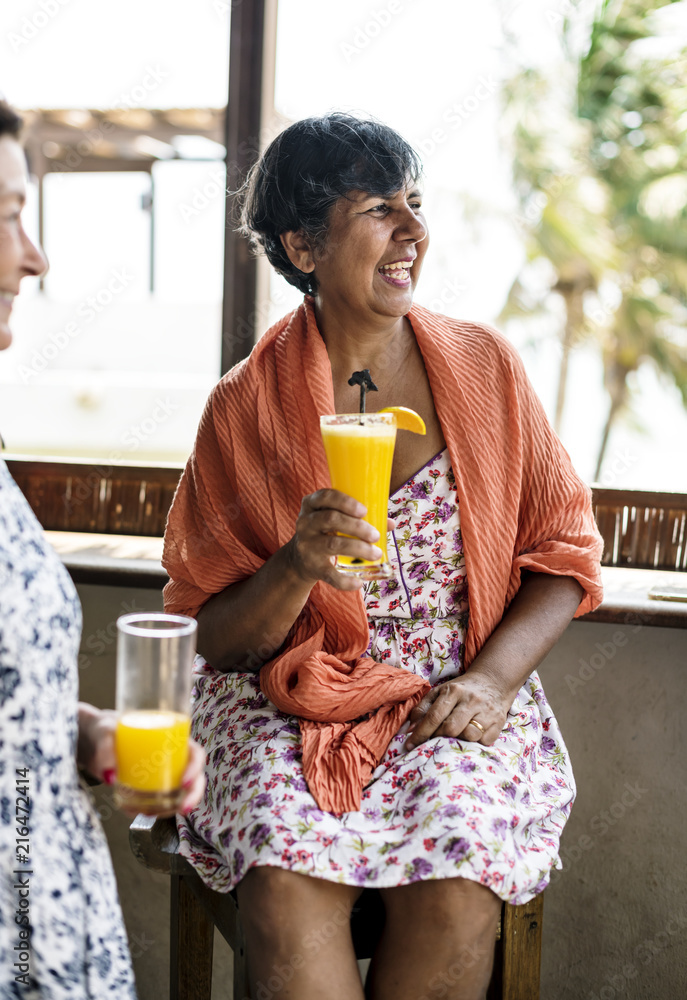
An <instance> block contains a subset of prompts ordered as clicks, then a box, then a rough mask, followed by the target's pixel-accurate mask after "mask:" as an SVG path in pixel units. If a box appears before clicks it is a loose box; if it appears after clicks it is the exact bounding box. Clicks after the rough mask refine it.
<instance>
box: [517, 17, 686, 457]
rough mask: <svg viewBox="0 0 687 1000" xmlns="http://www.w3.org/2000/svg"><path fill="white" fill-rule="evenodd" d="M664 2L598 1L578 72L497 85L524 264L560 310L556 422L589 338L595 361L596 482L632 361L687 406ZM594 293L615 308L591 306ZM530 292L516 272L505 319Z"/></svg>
mask: <svg viewBox="0 0 687 1000" xmlns="http://www.w3.org/2000/svg"><path fill="white" fill-rule="evenodd" d="M672 2H676V0H670V2H665V0H664V2H650V0H648V2H647V0H641V2H640V0H603V3H602V4H601V5H600V7H599V9H598V12H597V15H596V18H595V20H594V22H593V24H592V25H591V30H590V35H589V44H588V48H587V49H586V51H585V52H584V53H583V54H582V55H581V57H579V58H578V60H577V62H576V63H573V62H568V63H567V65H566V68H565V71H564V72H563V73H562V74H561V76H560V77H559V78H558V79H555V80H553V79H550V78H547V77H545V76H544V75H543V74H541V73H540V72H538V71H537V70H534V69H531V68H528V69H525V70H522V71H521V72H520V73H518V74H517V75H516V76H515V77H514V78H513V79H512V80H511V81H509V84H508V85H507V87H506V89H505V110H506V116H507V119H506V120H507V122H508V125H509V126H510V128H509V132H510V135H511V138H512V143H513V154H514V167H513V177H514V183H515V190H516V193H517V195H518V199H519V201H520V205H521V210H522V215H521V218H520V223H521V227H522V230H523V234H524V239H525V245H526V253H527V258H528V261H529V262H531V261H536V260H537V259H539V258H542V257H543V258H545V259H546V260H547V261H549V262H550V264H551V265H552V268H553V272H554V274H555V276H556V277H555V279H554V281H553V282H552V284H551V288H550V289H546V290H544V293H543V294H548V293H549V292H550V291H551V290H553V291H557V292H558V293H559V294H561V295H562V296H563V299H564V301H565V306H566V323H565V327H564V329H563V330H562V331H561V343H562V363H561V379H560V382H559V399H558V406H557V421H556V422H557V423H559V422H560V417H561V414H562V411H563V404H564V400H565V377H566V373H567V359H568V354H569V352H570V350H571V349H572V348H573V347H574V346H575V344H576V343H578V342H579V341H580V340H581V339H582V338H583V337H586V338H588V339H591V340H592V342H593V343H594V344H595V345H597V346H598V349H599V351H600V353H601V357H602V359H603V364H604V382H605V386H606V389H607V391H608V393H609V396H610V406H609V419H608V422H607V425H606V427H605V428H604V431H603V435H602V443H601V449H600V454H599V461H598V463H597V471H596V475H597V476H598V475H599V473H600V469H601V462H602V460H603V452H604V449H605V446H606V443H607V440H608V435H609V431H610V429H611V425H612V423H613V422H614V420H615V419H616V418H617V417H618V415H619V414H620V413H621V412H622V411H623V408H625V407H626V406H627V404H628V401H629V390H628V381H627V379H628V376H629V375H630V373H632V372H634V371H636V370H637V368H639V366H640V365H642V364H644V363H645V362H647V361H649V362H651V363H653V364H654V365H655V367H656V368H657V369H658V371H659V372H660V373H661V374H662V375H663V376H664V377H665V378H666V379H667V380H668V381H669V382H670V383H672V384H674V385H676V386H677V387H678V388H679V390H680V392H681V394H682V398H683V401H684V403H685V406H686V407H687V341H686V340H685V325H686V323H685V321H686V320H687V173H686V172H685V164H686V163H687V47H684V48H683V49H682V50H680V51H678V52H675V50H674V49H673V51H672V53H671V55H670V56H666V55H665V54H658V55H657V54H655V50H654V49H653V48H649V49H647V47H646V44H645V43H646V42H647V41H650V40H651V39H652V38H654V35H655V31H656V28H655V19H654V15H655V13H656V11H658V10H659V9H660V8H665V7H668V6H670V3H672ZM569 30H570V25H566V31H568V32H569ZM554 121H555V122H556V127H554V124H553V123H554ZM602 284H603V286H604V287H605V288H606V289H607V290H609V289H614V292H613V294H612V295H611V296H610V299H611V300H612V301H614V302H617V303H618V305H617V306H614V308H613V309H609V308H608V307H604V308H601V309H600V308H598V306H597V308H596V309H593V308H591V307H590V296H592V297H593V295H594V293H595V291H596V290H598V289H599V287H600V286H601V285H602ZM526 285H527V281H526V274H521V275H519V276H518V277H517V278H516V280H515V282H514V283H513V286H512V288H511V291H510V294H509V297H508V301H507V303H506V306H505V308H504V311H503V314H502V316H503V318H508V317H509V316H513V315H518V314H520V315H521V314H522V313H523V311H524V301H525V298H526V296H524V295H523V289H524V287H525V286H526ZM530 298H531V296H530ZM541 305H542V303H541V302H540V303H534V308H533V309H532V310H531V311H532V312H533V313H534V312H536V311H538V310H539V309H540V308H541ZM594 316H595V317H596V319H594V320H592V318H591V317H594Z"/></svg>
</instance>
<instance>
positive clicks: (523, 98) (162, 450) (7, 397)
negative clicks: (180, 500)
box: [0, 0, 687, 492]
mask: <svg viewBox="0 0 687 1000" xmlns="http://www.w3.org/2000/svg"><path fill="white" fill-rule="evenodd" d="M240 3H241V0H234V2H233V3H232V2H223V0H193V2H191V0H146V2H145V3H140V0H117V2H114V0H100V2H99V3H98V4H93V3H89V2H88V0H70V2H68V3H67V2H66V0H10V2H5V3H3V5H2V8H1V9H0V92H2V93H3V94H4V96H5V97H6V98H7V99H8V100H9V101H10V102H11V103H13V104H14V105H15V106H16V107H17V108H19V109H23V110H24V111H25V118H26V121H27V126H28V129H27V151H28V155H29V160H30V169H31V174H32V182H31V198H30V202H29V206H28V210H27V213H26V221H27V227H28V229H29V232H30V233H31V235H32V236H33V237H34V238H35V239H38V238H39V237H40V238H41V239H42V242H43V245H44V247H45V250H46V252H47V254H48V257H49V259H50V265H51V266H50V272H49V274H48V275H47V276H46V277H45V279H44V280H43V281H41V282H39V281H38V280H35V281H33V280H32V281H29V280H28V279H27V280H26V281H25V282H24V285H23V286H22V287H23V290H22V295H21V296H20V298H19V299H18V301H17V304H16V306H15V313H14V317H15V319H14V323H13V326H14V329H15V343H14V345H13V347H12V349H11V350H10V351H8V352H5V353H4V354H3V356H2V357H1V358H0V433H1V434H2V437H3V438H4V441H5V446H6V448H7V450H8V451H10V452H13V453H24V454H34V455H62V456H84V457H92V458H97V459H102V460H103V461H108V460H117V459H122V460H127V461H131V460H133V461H138V460H141V461H148V462H151V463H155V462H183V461H184V460H185V459H186V457H187V455H188V453H189V451H190V449H191V446H192V443H193V440H194V437H195V432H196V427H197V423H198V419H199V417H200V413H201V410H202V407H203V404H204V402H205V399H206V397H207V394H208V392H209V390H210V388H211V387H212V385H213V384H214V383H215V382H216V381H217V379H218V378H219V376H220V374H221V362H220V356H221V341H222V319H221V316H222V290H223V251H224V238H225V228H226V225H227V221H226V219H227V207H226V201H225V189H226V186H227V173H226V164H225V159H224V158H225V148H224V141H225V140H224V135H225V132H224V109H225V107H226V104H227V93H228V74H229V25H230V18H231V16H232V11H235V10H236V8H237V7H239V6H240ZM277 11H278V12H277V14H276V63H275V67H274V100H273V106H271V107H270V109H269V114H268V115H266V116H265V119H264V127H263V129H262V131H261V135H260V136H259V137H247V140H248V141H249V142H251V143H257V144H259V145H260V146H262V147H264V145H265V144H266V143H267V142H269V140H270V138H271V137H272V136H273V135H274V134H276V132H278V131H279V130H280V129H281V128H283V127H284V126H285V125H286V124H288V123H289V122H290V121H293V120H296V119H298V118H301V117H305V116H308V115H313V114H318V113H322V112H325V111H327V110H331V109H343V110H348V111H353V112H356V113H361V114H370V115H373V116H375V117H377V118H379V119H381V120H383V121H385V122H387V123H388V124H390V125H391V126H393V127H395V128H397V129H398V130H399V131H400V132H402V133H403V134H404V135H405V136H406V137H407V138H408V139H409V140H410V142H411V143H413V144H414V145H415V146H416V147H417V149H418V150H419V152H420V153H421V155H422V158H423V161H424V164H425V209H426V214H427V218H428V221H429V225H430V233H431V249H430V252H429V254H428V256H427V259H426V262H425V266H424V271H423V275H422V279H421V281H420V285H419V287H418V293H417V301H419V302H420V303H421V304H423V305H426V306H429V307H430V308H432V309H435V310H437V311H439V312H443V313H445V314H447V315H449V316H454V317H458V318H463V319H470V320H476V321H483V322H487V323H491V324H494V325H496V326H497V327H499V328H500V329H501V330H502V331H503V332H504V333H505V334H506V335H507V336H508V337H509V338H510V339H511V340H512V341H513V343H514V344H515V345H516V347H517V348H518V349H519V351H520V352H521V355H522V357H523V359H524V362H525V365H526V367H527V370H528V372H529V375H530V377H531V379H532V381H533V382H534V385H535V388H536V389H537V391H538V393H539V395H540V397H541V399H542V401H543V403H544V405H545V407H546V410H547V412H548V414H549V416H550V418H551V420H552V421H553V422H554V424H555V426H556V428H557V429H558V430H559V433H560V435H561V437H562V439H563V442H564V444H565V446H566V448H567V449H568V451H569V452H570V454H571V456H572V458H573V461H574V462H575V464H576V466H577V468H578V471H579V472H580V474H581V475H582V476H583V478H584V479H585V480H586V481H587V482H589V483H592V482H597V483H600V484H602V485H605V486H611V487H616V488H635V489H654V490H670V491H680V492H687V461H686V460H685V459H686V458H687V409H686V407H687V324H686V322H685V321H686V319H687V225H686V223H687V171H686V167H685V164H686V163H687V159H686V156H685V154H686V153H687V3H686V2H684V0H683V2H673V3H671V2H663V3H661V2H652V0H647V2H637V0H614V2H611V0H577V2H573V0H519V2H509V0H481V2H480V3H479V4H475V3H471V2H468V0H423V2H422V3H420V2H419V0H377V2H374V3H371V2H368V0H349V2H348V3H346V4H345V5H342V4H330V3H322V2H321V0H279V3H278V7H277ZM232 182H233V181H232V178H230V181H229V183H230V184H231V183H232ZM299 300H300V296H299V295H298V293H296V291H295V289H293V288H291V287H290V286H288V285H287V284H286V283H285V282H284V281H283V280H282V279H280V278H278V277H277V276H275V275H273V276H271V277H269V278H266V279H265V280H264V281H263V282H262V285H261V298H260V301H259V303H258V308H257V315H258V321H257V323H256V326H257V328H258V332H263V331H264V330H265V329H267V327H268V326H269V325H270V323H271V322H273V321H274V320H276V319H277V318H279V316H281V315H283V314H284V313H285V312H286V311H288V310H289V309H291V308H293V307H294V306H295V305H297V304H298V302H299ZM239 335H240V331H239Z"/></svg>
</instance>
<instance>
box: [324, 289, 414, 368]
mask: <svg viewBox="0 0 687 1000" xmlns="http://www.w3.org/2000/svg"><path fill="white" fill-rule="evenodd" d="M315 317H316V319H317V326H318V329H319V331H320V334H321V336H322V339H323V340H324V343H325V346H326V348H327V354H328V355H329V362H330V364H331V366H332V375H333V376H334V381H335V382H336V381H337V376H338V375H343V374H344V373H347V374H346V378H348V377H349V376H350V374H351V372H354V371H361V370H362V369H363V368H369V369H370V371H371V372H372V373H373V377H374V372H375V371H377V372H380V371H386V370H388V369H389V368H395V367H396V366H397V365H398V364H399V361H402V359H403V357H405V355H406V354H407V352H408V350H409V349H410V343H411V341H412V337H413V334H412V329H411V327H410V324H409V323H408V320H407V319H406V318H405V316H378V317H377V316H369V315H368V316H366V317H365V320H364V321H363V320H362V319H361V320H358V319H356V318H355V317H351V316H346V315H342V314H341V312H338V311H335V310H328V309H327V308H326V307H324V306H323V305H322V304H321V303H320V302H318V300H317V299H316V300H315Z"/></svg>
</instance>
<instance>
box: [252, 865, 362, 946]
mask: <svg viewBox="0 0 687 1000" xmlns="http://www.w3.org/2000/svg"><path fill="white" fill-rule="evenodd" d="M359 893H360V890H358V889H356V888H355V887H353V886H345V885H338V884H337V883H332V882H324V881H323V880H322V879H315V878H312V877H311V876H308V875H300V874H298V873H296V872H291V871H287V870H285V869H282V868H273V867H268V866H260V867H257V868H251V869H250V871H249V872H247V873H246V875H245V876H244V878H243V879H242V880H241V882H240V883H239V886H238V889H237V895H238V900H239V909H240V912H241V922H242V923H243V925H244V928H245V930H246V932H247V934H248V935H249V936H250V935H257V936H258V937H259V938H260V939H267V940H269V941H270V942H272V943H273V944H274V943H275V942H276V941H280V940H284V939H288V940H292V939H293V938H294V936H297V937H298V938H302V937H303V936H304V934H306V933H307V932H308V931H309V930H310V929H311V928H312V927H313V926H317V927H320V928H321V927H322V926H325V925H326V926H327V927H329V925H330V924H331V925H332V926H334V927H335V928H338V929H340V928H342V927H344V926H346V927H347V926H349V925H350V917H351V910H352V908H353V905H354V903H355V900H356V898H357V896H358V895H359Z"/></svg>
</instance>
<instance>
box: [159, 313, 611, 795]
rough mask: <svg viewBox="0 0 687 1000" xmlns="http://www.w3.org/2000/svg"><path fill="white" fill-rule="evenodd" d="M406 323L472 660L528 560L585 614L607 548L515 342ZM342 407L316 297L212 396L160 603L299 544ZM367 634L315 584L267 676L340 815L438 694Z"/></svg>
mask: <svg viewBox="0 0 687 1000" xmlns="http://www.w3.org/2000/svg"><path fill="white" fill-rule="evenodd" d="M408 319H409V320H410V323H411V324H412V327H413V331H414V333H415V336H416V338H417V342H418V345H419V347H420V350H421V352H422V356H423V358H424V362H425V367H426V369H427V374H428V376H429V381H430V385H431V388H432V394H433V397H434V404H435V407H436V412H437V415H438V417H439V421H440V423H441V426H442V429H443V432H444V437H445V439H446V444H447V446H448V451H449V455H450V458H451V464H452V466H453V472H454V475H455V478H456V485H457V491H458V497H459V502H460V521H461V531H462V535H463V544H464V554H465V562H466V570H467V578H468V581H469V587H470V598H469V600H470V619H469V628H468V633H467V637H466V647H465V662H466V666H467V665H469V664H470V663H471V662H472V660H474V658H475V656H476V655H477V653H478V652H479V650H480V649H481V647H482V646H483V645H484V643H485V642H486V640H487V639H488V638H489V636H490V635H491V633H492V632H493V630H494V629H495V628H496V626H497V625H498V623H499V622H500V620H501V618H502V617H503V613H504V611H505V609H506V607H507V606H508V604H509V603H510V601H511V600H512V598H513V596H514V595H515V593H516V592H517V590H518V588H519V586H520V571H521V570H523V569H530V570H534V571H537V572H543V573H553V574H559V575H564V576H574V577H575V578H576V579H577V580H579V582H580V583H581V585H582V586H583V587H584V589H585V591H586V594H585V596H584V598H583V600H582V602H581V604H580V606H579V608H578V610H577V613H576V614H577V615H580V614H584V613H585V612H587V611H591V610H592V609H593V608H594V607H596V606H597V605H598V604H599V603H600V601H601V597H602V590H601V579H600V566H599V562H600V557H601V548H602V542H601V539H600V537H599V534H598V532H597V530H596V526H595V524H594V519H593V516H592V511H591V496H590V492H589V490H588V488H587V487H586V486H585V485H584V484H583V483H582V482H581V480H580V479H579V478H578V476H577V475H576V473H575V471H574V469H573V468H572V465H571V463H570V459H569V457H568V455H567V453H566V452H565V450H564V449H563V446H562V445H561V443H560V441H559V440H558V438H557V437H556V435H555V434H554V432H553V430H552V429H551V427H550V425H549V423H548V420H547V418H546V416H545V414H544V411H543V409H542V406H541V404H540V402H539V400H538V398H537V396H536V395H535V393H534V391H533V389H532V387H531V386H530V384H529V382H528V380H527V377H526V375H525V373H524V369H523V366H522V363H521V361H520V359H519V357H518V355H517V354H516V352H515V350H514V349H513V347H512V346H511V345H510V344H509V342H508V341H507V340H506V339H505V338H504V337H503V336H501V334H499V333H497V332H496V331H495V330H493V329H490V328H489V327H486V326H483V325H480V324H475V323H467V322H460V321H457V320H452V319H448V318H447V317H444V316H439V315H436V314H434V313H431V312H429V311H428V310H426V309H423V308H421V307H419V306H414V307H413V308H412V309H411V311H410V313H409V314H408ZM333 412H334V393H333V387H332V375H331V367H330V365H329V360H328V356H327V351H326V348H325V345H324V341H323V340H322V337H321V336H320V334H319V331H318V329H317V324H316V321H315V314H314V308H313V302H312V299H309V298H306V300H305V301H304V303H303V305H301V306H300V307H299V308H298V309H296V310H295V311H294V312H293V313H291V314H290V315H288V316H286V317H284V318H283V319H282V320H280V321H279V322H278V323H277V324H275V326H273V327H272V328H271V329H270V330H268V331H267V333H265V334H264V336H263V337H262V338H261V339H260V341H259V342H258V344H257V345H256V347H255V348H254V350H253V352H252V354H251V355H250V357H249V358H247V359H246V360H245V361H242V362H241V363H240V364H238V365H236V366H235V367H234V368H233V369H232V370H231V371H230V372H228V373H227V375H225V376H224V378H222V380H221V381H220V382H219V384H218V385H217V386H216V387H215V389H214V390H213V392H212V394H211V396H210V398H209V400H208V402H207V405H206V408H205V411H204V413H203V416H202V418H201V422H200V427H199V430H198V436H197V439H196V443H195V447H194V450H193V453H192V455H191V457H190V458H189V461H188V464H187V466H186V469H185V471H184V474H183V476H182V478H181V481H180V484H179V488H178V490H177V493H176V496H175V498H174V502H173V504H172V508H171V510H170V514H169V519H168V522H167V531H166V534H165V546H164V554H163V559H162V562H163V565H164V567H165V569H166V570H167V572H168V573H169V575H170V578H171V582H170V583H168V584H167V586H166V587H165V592H164V599H165V608H166V610H167V611H170V612H178V613H183V614H188V615H192V616H193V615H196V614H197V613H198V611H199V609H200V608H201V607H202V606H203V604H204V603H205V601H207V600H208V598H209V597H211V596H212V595H213V594H216V593H218V592H219V591H221V590H223V589H224V588H225V587H228V586H230V585H231V584H232V583H236V582H238V581H240V580H243V579H245V578H246V577H248V576H250V575H252V574H253V573H255V572H256V570H258V569H259V568H260V566H262V564H263V563H264V562H265V560H267V559H268V558H269V557H270V556H271V555H272V554H273V553H274V552H275V551H276V550H277V549H278V548H280V547H281V546H282V545H284V544H285V543H286V542H287V541H288V540H289V539H290V538H291V537H292V535H293V530H294V525H295V522H296V519H297V516H298V513H299V510H300V506H301V501H302V498H303V497H304V496H306V495H307V494H309V493H313V492H314V491H315V490H317V489H321V488H322V487H325V486H328V485H329V473H328V470H327V462H326V459H325V454H324V449H323V446H322V442H321V438H320V432H319V417H320V415H322V414H325V413H333ZM368 640H369V632H368V625H367V618H366V615H365V609H364V605H363V600H362V596H361V594H360V592H358V591H355V592H343V591H338V590H335V589H334V588H332V587H329V586H328V585H327V584H323V583H318V584H316V586H315V587H314V588H313V590H312V592H311V595H310V598H309V601H308V603H307V605H306V607H305V608H304V610H303V612H302V613H301V615H300V616H299V618H298V620H297V622H296V623H295V625H294V628H293V629H292V631H291V632H290V633H289V637H288V641H287V644H286V647H285V649H284V651H283V652H281V653H280V654H279V655H278V656H277V657H276V658H275V659H273V660H271V661H270V662H268V663H266V664H265V665H264V666H263V667H262V668H261V670H260V683H261V687H262V690H263V691H264V693H265V694H266V695H267V697H268V698H269V699H270V700H271V701H272V702H273V703H274V704H275V705H276V706H277V708H279V709H280V710H281V711H283V712H286V713H288V714H292V715H297V716H298V717H299V720H300V726H301V736H302V742H303V769H304V775H305V778H306V781H307V783H308V786H309V788H310V791H311V792H312V794H313V796H314V798H315V799H316V801H317V803H318V805H319V806H320V808H321V809H324V810H328V811H331V812H335V813H341V812H346V811H351V810H357V809H359V808H360V796H361V791H362V789H363V787H364V786H365V784H367V782H368V781H369V779H370V777H371V774H372V772H373V770H374V769H375V767H376V766H377V764H378V762H379V761H380V759H381V758H382V756H383V755H384V752H385V750H386V747H387V746H388V744H389V741H390V739H391V738H392V736H393V735H394V734H395V733H396V732H397V731H398V729H399V728H400V726H401V725H402V723H403V722H404V720H405V719H406V718H407V716H408V714H409V713H410V710H411V709H412V707H413V705H415V704H416V703H417V702H418V701H419V700H420V699H421V697H422V696H423V694H424V692H425V691H426V690H427V688H428V685H427V683H426V682H425V681H423V680H422V679H421V678H419V677H418V676H417V675H415V674H412V673H410V672H407V671H405V670H399V669H397V668H393V667H389V666H388V665H385V664H381V663H375V661H373V660H371V659H370V658H369V657H365V656H363V655H362V654H363V653H364V652H365V650H366V648H367V644H368ZM361 716H362V717H363V718H362V720H361Z"/></svg>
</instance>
